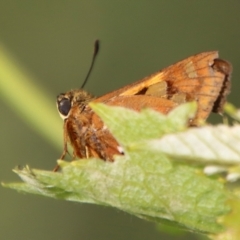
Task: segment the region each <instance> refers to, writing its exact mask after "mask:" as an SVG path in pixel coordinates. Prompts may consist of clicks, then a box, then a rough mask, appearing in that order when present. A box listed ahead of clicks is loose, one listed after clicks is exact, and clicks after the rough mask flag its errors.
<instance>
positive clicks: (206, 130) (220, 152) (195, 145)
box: [135, 125, 240, 165]
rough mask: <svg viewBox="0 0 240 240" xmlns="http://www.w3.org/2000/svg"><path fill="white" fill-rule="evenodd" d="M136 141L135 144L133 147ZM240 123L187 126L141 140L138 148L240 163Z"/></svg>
mask: <svg viewBox="0 0 240 240" xmlns="http://www.w3.org/2000/svg"><path fill="white" fill-rule="evenodd" d="M136 145H137V144H135V147H136ZM239 146H240V126H239V125H235V126H232V127H229V126H225V125H218V126H215V127H213V126H204V127H200V128H190V129H188V130H186V131H185V132H181V133H175V134H168V135H166V136H164V137H162V138H161V139H156V140H149V141H148V142H145V143H142V144H141V143H140V144H139V146H138V147H139V148H146V149H151V150H153V151H157V152H161V153H165V154H167V155H169V156H171V157H173V158H176V159H178V160H179V159H183V160H192V161H194V162H195V163H196V162H197V163H202V164H207V163H208V164H210V163H211V164H221V165H233V164H240V147H239Z"/></svg>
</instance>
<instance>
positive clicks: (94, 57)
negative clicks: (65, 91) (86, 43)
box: [81, 40, 99, 88]
mask: <svg viewBox="0 0 240 240" xmlns="http://www.w3.org/2000/svg"><path fill="white" fill-rule="evenodd" d="M98 52H99V40H96V41H95V43H94V52H93V57H92V62H91V66H90V68H89V70H88V73H87V76H86V77H85V80H84V82H83V84H82V86H81V88H84V86H85V85H86V83H87V80H88V78H89V76H90V74H91V72H92V69H93V66H94V63H95V60H96V57H97V54H98Z"/></svg>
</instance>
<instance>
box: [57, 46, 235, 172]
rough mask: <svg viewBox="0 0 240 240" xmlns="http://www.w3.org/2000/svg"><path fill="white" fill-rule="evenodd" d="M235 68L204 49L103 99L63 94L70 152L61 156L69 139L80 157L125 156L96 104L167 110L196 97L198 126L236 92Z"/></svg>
mask: <svg viewBox="0 0 240 240" xmlns="http://www.w3.org/2000/svg"><path fill="white" fill-rule="evenodd" d="M98 49H99V42H98V41H96V42H95V51H94V55H93V61H92V65H91V67H90V71H89V72H88V75H87V77H88V76H89V73H90V72H91V69H92V66H93V63H94V59H95V57H96V55H97V52H98ZM231 71H232V68H231V65H230V63H228V62H227V61H224V60H221V59H219V58H218V52H217V51H211V52H203V53H199V54H197V55H194V56H191V57H188V58H186V59H184V60H182V61H180V62H177V63H176V64H173V65H171V66H169V67H167V68H165V69H163V70H161V71H159V72H156V73H154V74H152V75H150V76H148V77H145V78H144V79H142V80H140V81H137V82H134V83H132V84H129V85H127V86H125V87H123V88H120V89H118V90H115V91H113V92H110V93H108V94H106V95H103V96H102V97H99V98H96V97H94V96H93V95H91V94H89V93H88V92H86V91H85V90H83V89H82V88H81V89H77V90H71V91H69V92H66V93H62V94H60V95H58V97H57V107H58V111H59V114H60V115H61V117H62V118H63V119H64V151H63V154H62V156H61V159H62V158H64V156H65V155H66V153H67V144H68V142H69V143H70V144H71V145H72V147H73V157H74V158H89V157H97V158H101V159H103V160H106V161H113V156H114V155H116V154H123V153H122V151H121V148H120V147H119V144H118V143H117V141H116V140H115V138H114V137H113V136H112V134H111V133H110V132H109V130H108V129H107V128H106V127H105V125H104V124H103V122H102V121H101V119H100V118H99V117H98V116H97V115H96V114H95V113H94V112H93V110H92V109H91V108H90V106H89V103H90V102H101V103H104V104H107V105H111V106H122V107H126V108H130V109H133V110H136V111H140V110H141V109H143V108H147V107H148V108H152V109H155V110H156V111H158V112H161V113H164V114H167V113H168V112H169V111H171V110H172V109H173V108H175V107H176V106H178V105H180V104H182V103H184V102H190V101H196V102H197V104H198V109H197V113H196V115H195V117H194V119H192V120H191V122H190V125H193V126H197V125H198V124H199V122H202V121H204V120H205V119H206V118H207V117H208V116H209V114H210V113H211V112H216V113H221V112H222V107H223V104H224V103H225V101H226V97H227V95H228V94H229V92H230V75H231ZM86 79H87V78H86ZM85 82H86V81H85ZM85 82H84V84H85ZM57 169H58V167H56V168H55V170H57Z"/></svg>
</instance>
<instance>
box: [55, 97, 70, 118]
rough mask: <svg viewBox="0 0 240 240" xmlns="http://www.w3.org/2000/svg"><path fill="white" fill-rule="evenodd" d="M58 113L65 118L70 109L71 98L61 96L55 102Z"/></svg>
mask: <svg viewBox="0 0 240 240" xmlns="http://www.w3.org/2000/svg"><path fill="white" fill-rule="evenodd" d="M57 107H58V111H59V114H60V115H61V117H62V118H63V119H65V118H66V117H67V115H68V113H69V111H70V109H71V100H70V99H69V98H62V99H61V100H59V101H58V102H57Z"/></svg>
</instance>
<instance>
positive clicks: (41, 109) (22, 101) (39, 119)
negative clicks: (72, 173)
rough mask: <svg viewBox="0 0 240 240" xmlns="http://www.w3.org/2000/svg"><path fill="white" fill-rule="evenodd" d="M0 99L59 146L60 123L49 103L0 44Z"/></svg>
mask: <svg viewBox="0 0 240 240" xmlns="http://www.w3.org/2000/svg"><path fill="white" fill-rule="evenodd" d="M0 69H1V70H0V96H1V98H2V99H3V100H4V101H5V102H6V103H7V104H8V105H9V106H10V107H11V108H12V109H13V110H14V111H15V112H16V113H17V114H18V115H20V117H21V118H22V119H23V120H24V121H26V122H27V123H28V124H29V125H31V126H32V127H33V128H34V129H35V130H36V131H37V132H38V133H39V134H40V135H42V136H43V137H44V138H46V139H47V140H48V141H49V142H50V143H52V144H53V145H54V146H55V147H57V148H59V147H62V144H63V143H62V123H61V120H60V118H59V117H58V114H57V111H56V108H55V107H54V98H53V100H52V101H50V99H49V98H48V97H47V96H46V94H45V91H44V90H43V89H41V88H40V87H39V86H37V84H36V81H35V80H34V79H33V77H31V76H30V74H28V73H27V72H26V71H24V70H23V69H22V67H20V66H19V64H18V63H16V62H15V60H14V59H13V57H12V56H11V55H10V54H9V53H8V52H7V50H6V48H4V46H2V45H1V44H0Z"/></svg>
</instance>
